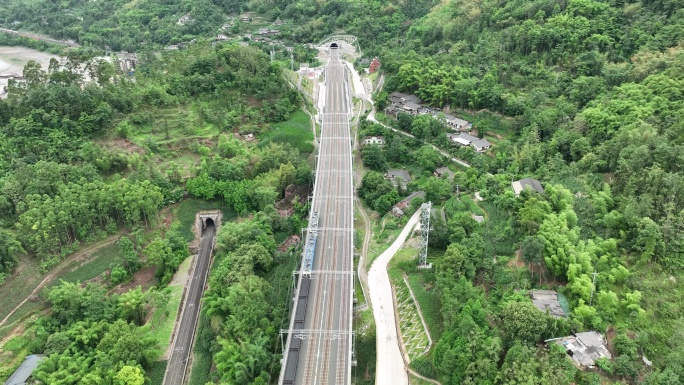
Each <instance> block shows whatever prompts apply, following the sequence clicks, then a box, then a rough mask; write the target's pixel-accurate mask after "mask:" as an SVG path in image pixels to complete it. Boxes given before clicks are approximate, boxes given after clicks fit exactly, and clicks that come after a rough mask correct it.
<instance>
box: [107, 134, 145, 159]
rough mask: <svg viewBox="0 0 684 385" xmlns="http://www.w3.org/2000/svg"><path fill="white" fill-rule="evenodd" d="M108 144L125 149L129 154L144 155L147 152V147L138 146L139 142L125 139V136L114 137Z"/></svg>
mask: <svg viewBox="0 0 684 385" xmlns="http://www.w3.org/2000/svg"><path fill="white" fill-rule="evenodd" d="M107 145H110V146H112V147H114V148H117V149H119V150H122V151H124V152H125V153H127V154H140V155H143V154H144V153H145V149H144V148H142V147H140V146H138V145H137V144H135V143H133V142H131V141H130V140H128V139H123V138H114V139H112V140H111V142H109V143H107Z"/></svg>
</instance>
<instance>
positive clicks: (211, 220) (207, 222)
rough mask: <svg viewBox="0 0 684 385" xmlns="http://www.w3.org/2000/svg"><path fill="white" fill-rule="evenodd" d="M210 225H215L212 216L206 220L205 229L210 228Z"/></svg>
mask: <svg viewBox="0 0 684 385" xmlns="http://www.w3.org/2000/svg"><path fill="white" fill-rule="evenodd" d="M209 227H215V225H214V220H213V219H211V218H207V219H205V220H204V230H206V229H208V228H209Z"/></svg>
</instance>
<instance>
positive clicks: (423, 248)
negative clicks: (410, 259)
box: [418, 202, 432, 269]
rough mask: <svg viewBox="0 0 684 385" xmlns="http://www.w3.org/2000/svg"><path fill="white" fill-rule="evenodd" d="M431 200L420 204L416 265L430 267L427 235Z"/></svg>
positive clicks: (428, 233) (428, 232)
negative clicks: (418, 246) (418, 244)
mask: <svg viewBox="0 0 684 385" xmlns="http://www.w3.org/2000/svg"><path fill="white" fill-rule="evenodd" d="M431 211H432V202H427V203H423V205H422V206H420V240H421V242H420V254H419V255H418V267H422V268H427V269H429V268H431V267H432V264H431V263H430V264H428V263H427V254H428V236H429V235H430V212H431Z"/></svg>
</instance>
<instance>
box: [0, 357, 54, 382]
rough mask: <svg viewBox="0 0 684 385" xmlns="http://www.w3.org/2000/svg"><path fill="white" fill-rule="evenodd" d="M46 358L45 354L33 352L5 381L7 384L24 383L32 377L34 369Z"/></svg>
mask: <svg viewBox="0 0 684 385" xmlns="http://www.w3.org/2000/svg"><path fill="white" fill-rule="evenodd" d="M43 359H45V356H42V355H38V354H32V355H30V356H28V357H26V359H25V360H24V362H22V363H21V365H19V367H18V368H17V370H15V371H14V373H12V375H11V376H10V377H9V378H8V379H7V381H5V385H23V384H24V383H26V380H28V379H29V377H31V375H32V374H33V371H34V370H36V368H37V367H38V364H40V361H42V360H43Z"/></svg>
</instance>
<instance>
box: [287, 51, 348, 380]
mask: <svg viewBox="0 0 684 385" xmlns="http://www.w3.org/2000/svg"><path fill="white" fill-rule="evenodd" d="M344 71H345V69H344V65H343V64H342V62H341V61H340V58H339V54H338V52H337V50H336V49H331V52H330V61H329V62H328V65H327V67H326V69H325V81H326V87H325V88H326V93H325V106H324V109H323V114H322V125H321V137H320V148H319V156H318V168H317V172H316V185H315V187H314V197H313V204H312V212H317V213H318V216H319V220H318V237H317V242H316V248H315V260H314V264H313V269H312V270H313V273H312V274H311V279H310V282H309V283H307V284H309V285H310V286H309V287H310V289H309V291H308V298H306V299H303V298H300V296H301V287H302V286H301V285H302V281H306V280H309V279H308V278H304V279H302V280H300V283H299V285H298V290H297V295H296V297H295V298H297V300H296V301H295V309H299V307H300V305H301V303H303V301H306V310H305V316H304V319H303V322H302V323H301V324H299V323H296V322H295V319H297V317H298V316H297V314H298V313H299V312H298V311H293V312H292V313H293V318H292V319H291V320H290V329H296V330H298V332H294V333H290V336H289V338H288V343H287V346H286V356H285V359H284V362H285V364H284V365H283V370H282V372H281V376H280V379H279V383H280V384H298V385H312V384H316V385H347V384H349V383H350V381H351V340H352V336H351V328H352V306H353V290H354V289H353V282H354V281H353V259H352V258H353V253H354V249H353V225H354V210H353V198H354V195H353V187H352V185H353V174H352V156H351V137H350V132H349V129H350V126H349V113H348V112H349V108H350V106H348V105H347V103H348V99H347V95H348V89H347V85H346V83H345V72H344ZM295 324H297V325H299V326H298V327H295ZM293 340H295V341H294V343H293ZM296 340H299V341H296ZM293 346H298V348H296V349H295V348H293Z"/></svg>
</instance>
